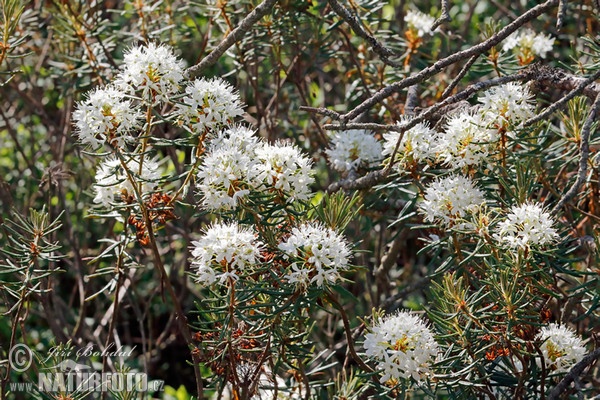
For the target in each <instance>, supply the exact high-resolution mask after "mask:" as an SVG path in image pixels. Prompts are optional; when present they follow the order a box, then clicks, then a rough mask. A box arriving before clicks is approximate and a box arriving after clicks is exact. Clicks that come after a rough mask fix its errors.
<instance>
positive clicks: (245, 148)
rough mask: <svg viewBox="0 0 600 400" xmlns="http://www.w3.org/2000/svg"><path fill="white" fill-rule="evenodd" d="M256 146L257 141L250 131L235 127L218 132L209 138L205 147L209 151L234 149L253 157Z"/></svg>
mask: <svg viewBox="0 0 600 400" xmlns="http://www.w3.org/2000/svg"><path fill="white" fill-rule="evenodd" d="M258 145H259V140H258V138H257V137H256V135H255V132H254V131H253V130H252V129H249V128H246V127H245V126H241V125H236V126H232V127H231V128H228V129H225V130H220V131H218V132H217V134H216V135H214V137H211V139H210V142H209V143H208V146H207V147H208V149H209V150H217V149H224V148H235V149H237V150H239V151H241V152H244V153H246V154H249V155H251V156H252V157H254V155H255V151H256V148H257V147H258Z"/></svg>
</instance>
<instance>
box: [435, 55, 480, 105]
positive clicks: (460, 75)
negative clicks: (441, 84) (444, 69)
mask: <svg viewBox="0 0 600 400" xmlns="http://www.w3.org/2000/svg"><path fill="white" fill-rule="evenodd" d="M479 56H480V55H479V54H475V55H474V56H473V57H471V58H469V61H467V63H466V64H465V65H464V67H462V69H461V70H460V71H459V72H458V75H456V76H455V77H454V79H453V80H452V82H450V84H449V85H448V87H447V88H446V89H445V90H444V93H442V99H445V98H446V97H448V96H449V95H450V93H452V91H453V90H454V88H455V87H456V85H458V83H459V82H460V80H461V79H462V78H464V77H465V75H466V74H467V72H469V69H471V67H472V66H473V64H475V61H477V59H478V58H479Z"/></svg>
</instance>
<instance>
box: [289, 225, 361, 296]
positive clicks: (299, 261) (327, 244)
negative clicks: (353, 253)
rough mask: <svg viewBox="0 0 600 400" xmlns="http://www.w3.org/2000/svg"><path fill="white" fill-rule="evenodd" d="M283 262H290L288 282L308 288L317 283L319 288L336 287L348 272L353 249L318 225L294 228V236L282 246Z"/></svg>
mask: <svg viewBox="0 0 600 400" xmlns="http://www.w3.org/2000/svg"><path fill="white" fill-rule="evenodd" d="M279 249H280V250H281V251H282V252H283V253H284V258H285V259H289V260H290V261H291V262H292V264H291V268H292V271H291V272H290V273H289V274H287V275H286V276H285V278H286V279H287V281H288V282H289V283H292V284H296V285H297V286H299V287H302V288H306V287H307V286H308V285H310V284H312V283H314V284H316V285H317V286H319V287H322V286H324V284H325V283H331V284H333V283H335V282H337V281H338V280H339V278H340V271H344V270H346V269H348V259H349V257H350V248H349V247H348V244H347V243H346V240H345V239H344V237H343V236H341V235H340V234H338V233H337V232H335V231H334V230H333V229H331V228H327V227H325V226H323V225H321V224H318V223H306V224H303V225H301V226H300V227H297V228H293V229H292V233H291V235H290V236H289V237H288V238H287V239H286V240H285V241H283V242H282V243H280V244H279Z"/></svg>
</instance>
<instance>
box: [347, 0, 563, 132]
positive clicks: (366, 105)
mask: <svg viewBox="0 0 600 400" xmlns="http://www.w3.org/2000/svg"><path fill="white" fill-rule="evenodd" d="M557 4H558V0H548V1H546V2H544V3H542V4H539V5H537V6H535V7H533V8H532V9H530V10H529V11H527V12H526V13H524V14H523V15H521V16H520V17H519V18H517V19H516V20H514V21H513V22H512V23H510V24H508V25H507V26H505V27H504V28H503V29H502V30H500V32H498V33H496V34H495V35H493V36H492V37H490V38H489V39H487V40H485V41H483V42H481V43H479V44H477V45H475V46H473V47H471V48H469V49H466V50H463V51H459V52H457V53H454V54H452V55H450V56H448V57H446V58H443V59H441V60H439V61H437V62H436V63H434V64H433V65H431V66H429V67H427V68H425V69H423V70H422V71H421V72H419V73H417V74H415V75H412V76H409V77H407V78H405V79H403V80H401V81H400V82H396V83H393V84H391V85H389V86H387V87H385V88H383V89H381V90H380V91H378V92H377V93H375V94H374V95H372V96H371V97H369V98H368V99H366V100H365V101H363V102H362V103H361V104H359V105H358V106H356V107H355V108H354V109H353V110H352V111H349V112H348V113H346V114H344V115H341V116H340V120H341V121H342V122H348V121H351V120H353V119H354V118H356V117H357V116H359V115H361V114H362V113H363V112H365V111H366V110H368V109H370V108H371V107H373V106H374V105H375V104H377V103H380V102H381V101H382V100H384V99H386V98H388V97H389V96H391V95H392V94H394V93H397V92H400V91H402V90H403V89H405V88H407V87H409V86H412V85H414V84H417V83H419V82H422V81H424V80H425V79H427V78H430V77H432V76H434V75H436V74H437V73H439V72H440V71H442V70H443V69H444V68H446V67H447V66H449V65H452V64H454V63H456V62H458V61H460V60H464V59H466V58H470V57H473V56H474V55H479V54H483V53H484V52H486V51H488V50H489V49H491V48H492V47H494V46H495V45H497V44H499V43H500V42H502V41H503V40H504V39H506V38H507V37H508V36H509V35H510V34H512V33H513V32H515V31H516V30H517V29H519V28H520V27H521V26H523V25H524V24H525V23H526V22H528V21H530V20H532V19H534V18H536V17H538V16H539V15H541V14H542V13H544V12H546V11H548V10H549V9H550V8H552V7H554V6H556V5H557Z"/></svg>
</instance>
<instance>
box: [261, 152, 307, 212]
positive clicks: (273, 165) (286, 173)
mask: <svg viewBox="0 0 600 400" xmlns="http://www.w3.org/2000/svg"><path fill="white" fill-rule="evenodd" d="M256 159H257V161H258V164H257V165H256V169H257V172H258V179H259V181H260V182H261V183H262V184H263V185H264V186H266V188H267V190H271V188H273V189H275V190H278V191H280V192H283V193H284V194H285V195H286V196H287V197H288V201H292V200H308V198H309V197H310V185H311V184H312V183H313V181H314V178H313V176H312V174H313V171H312V163H311V161H310V160H309V159H308V157H306V156H304V155H302V153H300V149H298V147H296V146H293V145H290V144H285V143H276V144H274V145H270V144H262V145H261V146H259V147H257V148H256Z"/></svg>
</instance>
